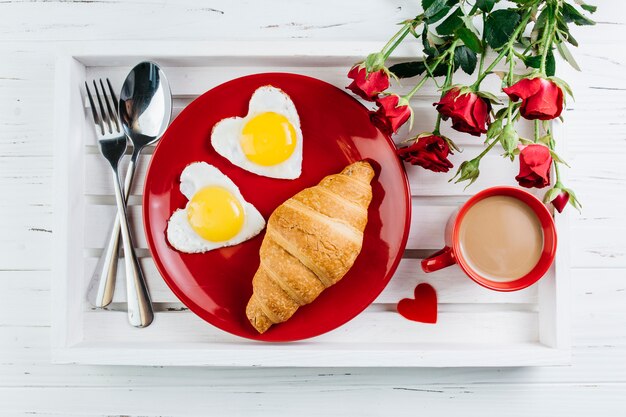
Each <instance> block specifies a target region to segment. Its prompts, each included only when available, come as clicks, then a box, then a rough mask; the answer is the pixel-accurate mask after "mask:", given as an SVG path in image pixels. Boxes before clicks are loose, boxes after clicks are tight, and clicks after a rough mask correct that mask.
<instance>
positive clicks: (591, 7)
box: [576, 1, 598, 13]
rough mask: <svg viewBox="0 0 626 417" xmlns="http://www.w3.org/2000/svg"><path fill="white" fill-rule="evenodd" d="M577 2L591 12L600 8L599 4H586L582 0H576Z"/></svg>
mask: <svg viewBox="0 0 626 417" xmlns="http://www.w3.org/2000/svg"><path fill="white" fill-rule="evenodd" d="M576 3H578V4H580V7H582V8H583V10H586V11H588V12H589V13H595V12H596V10H598V6H592V5H591V4H586V3H583V2H582V1H576Z"/></svg>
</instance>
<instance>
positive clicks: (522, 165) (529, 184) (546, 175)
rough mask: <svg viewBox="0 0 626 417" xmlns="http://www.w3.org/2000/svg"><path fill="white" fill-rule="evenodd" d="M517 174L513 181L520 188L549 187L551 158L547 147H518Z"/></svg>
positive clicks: (535, 145) (533, 145)
mask: <svg viewBox="0 0 626 417" xmlns="http://www.w3.org/2000/svg"><path fill="white" fill-rule="evenodd" d="M520 149H521V152H520V154H519V174H518V175H517V177H515V179H516V180H517V182H518V183H519V185H521V186H522V187H526V188H533V187H534V188H543V187H545V186H547V185H550V166H551V165H552V156H551V155H550V149H548V147H547V146H544V145H539V144H532V145H528V146H520Z"/></svg>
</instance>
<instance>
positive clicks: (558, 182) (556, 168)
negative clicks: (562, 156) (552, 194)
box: [548, 131, 562, 186]
mask: <svg viewBox="0 0 626 417" xmlns="http://www.w3.org/2000/svg"><path fill="white" fill-rule="evenodd" d="M548 134H549V135H550V142H548V144H549V146H550V150H551V151H553V152H554V139H553V138H552V132H550V131H548ZM552 165H554V175H555V177H556V182H555V184H554V185H555V186H561V185H562V184H561V173H560V172H559V163H558V162H556V161H555V160H552Z"/></svg>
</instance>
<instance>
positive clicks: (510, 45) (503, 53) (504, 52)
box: [472, 12, 530, 90]
mask: <svg viewBox="0 0 626 417" xmlns="http://www.w3.org/2000/svg"><path fill="white" fill-rule="evenodd" d="M528 19H530V12H526V14H525V15H524V17H523V18H522V20H521V21H520V24H519V25H518V26H517V28H516V29H515V32H513V34H512V35H511V39H509V41H508V42H507V43H506V44H505V45H504V46H503V47H502V50H501V51H500V53H499V54H498V56H497V57H496V58H495V59H494V60H493V62H491V64H490V65H489V66H488V67H487V69H486V70H485V72H483V73H481V74H479V75H478V79H477V80H476V82H475V83H474V84H473V85H472V88H473V90H478V89H479V88H480V83H481V82H482V81H483V79H484V78H485V77H486V76H487V74H489V73H490V72H491V71H492V70H493V69H494V68H495V67H496V65H498V63H499V62H500V61H501V60H502V58H504V57H505V56H506V55H507V54H508V53H509V50H510V49H512V48H513V43H514V42H515V41H516V40H517V37H518V36H519V34H520V33H521V32H522V30H523V29H524V28H525V27H526V23H528Z"/></svg>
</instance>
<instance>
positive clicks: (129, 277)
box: [113, 167, 154, 327]
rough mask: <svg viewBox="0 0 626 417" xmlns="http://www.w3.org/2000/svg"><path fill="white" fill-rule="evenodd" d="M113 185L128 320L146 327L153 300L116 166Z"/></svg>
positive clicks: (137, 325)
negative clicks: (130, 226) (121, 247)
mask: <svg viewBox="0 0 626 417" xmlns="http://www.w3.org/2000/svg"><path fill="white" fill-rule="evenodd" d="M113 185H114V188H115V201H116V203H117V213H118V217H119V221H120V231H121V233H122V245H123V247H124V266H125V268H126V301H127V303H128V320H129V321H130V324H132V325H133V326H135V327H146V326H149V325H150V323H152V320H153V319H154V312H153V310H152V301H151V300H150V294H149V293H148V287H147V286H146V281H145V279H144V276H143V271H142V270H141V266H140V265H139V261H138V260H137V256H136V255H135V248H134V246H133V240H132V237H131V234H130V229H129V227H128V216H127V213H126V200H125V199H124V195H123V194H122V187H121V186H120V177H119V173H118V170H117V169H116V167H113Z"/></svg>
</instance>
